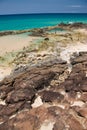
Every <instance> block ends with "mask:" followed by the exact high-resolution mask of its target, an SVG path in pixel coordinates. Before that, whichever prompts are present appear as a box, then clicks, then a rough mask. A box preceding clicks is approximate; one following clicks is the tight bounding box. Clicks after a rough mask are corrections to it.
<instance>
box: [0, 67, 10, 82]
mask: <svg viewBox="0 0 87 130" xmlns="http://www.w3.org/2000/svg"><path fill="white" fill-rule="evenodd" d="M11 70H12V68H11V67H5V66H3V67H0V81H1V80H3V78H4V77H6V76H8V75H10V73H11Z"/></svg>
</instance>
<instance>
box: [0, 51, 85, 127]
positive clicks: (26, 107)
mask: <svg viewBox="0 0 87 130" xmlns="http://www.w3.org/2000/svg"><path fill="white" fill-rule="evenodd" d="M71 64H72V71H71V73H69V72H68V70H67V63H66V62H64V61H61V62H57V63H55V62H54V63H53V64H50V65H49V64H46V65H43V66H41V67H34V68H31V69H30V68H27V69H26V70H24V71H22V72H20V73H19V72H18V73H17V72H16V74H15V73H14V74H12V75H11V76H9V77H8V78H5V79H4V80H3V81H2V82H0V98H1V101H2V102H1V104H0V130H6V129H8V130H9V129H12V130H21V129H22V130H26V129H27V130H43V129H48V128H49V127H50V130H58V129H59V130H63V129H66V130H67V129H68V130H78V129H79V130H86V129H87V52H85V53H84V52H82V53H79V56H76V57H75V58H73V59H71ZM36 100H38V105H37V104H36V105H35V102H36ZM39 102H40V104H39Z"/></svg>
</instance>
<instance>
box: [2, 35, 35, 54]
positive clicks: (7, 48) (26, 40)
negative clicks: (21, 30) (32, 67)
mask: <svg viewBox="0 0 87 130" xmlns="http://www.w3.org/2000/svg"><path fill="white" fill-rule="evenodd" d="M35 39H37V38H36V37H32V36H23V34H21V35H9V36H2V37H0V55H3V54H5V52H12V51H17V50H20V49H22V48H23V47H26V46H27V45H29V44H30V43H31V42H32V41H33V40H35Z"/></svg>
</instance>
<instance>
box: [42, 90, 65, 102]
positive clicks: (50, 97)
mask: <svg viewBox="0 0 87 130" xmlns="http://www.w3.org/2000/svg"><path fill="white" fill-rule="evenodd" d="M41 98H42V101H43V102H53V101H57V102H61V101H62V100H63V98H64V96H63V95H62V94H60V93H58V92H53V91H43V92H42V93H41Z"/></svg>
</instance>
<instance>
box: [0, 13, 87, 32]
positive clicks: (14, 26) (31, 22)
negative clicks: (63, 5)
mask: <svg viewBox="0 0 87 130" xmlns="http://www.w3.org/2000/svg"><path fill="white" fill-rule="evenodd" d="M61 22H64V23H69V22H71V23H72V22H84V23H87V14H80V13H79V14H73V13H72V14H70V13H69V14H65V13H64V14H21V15H0V31H6V30H24V29H32V28H40V27H47V26H53V25H57V24H59V23H61Z"/></svg>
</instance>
